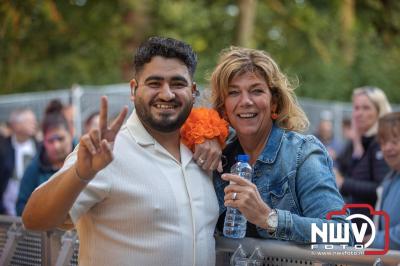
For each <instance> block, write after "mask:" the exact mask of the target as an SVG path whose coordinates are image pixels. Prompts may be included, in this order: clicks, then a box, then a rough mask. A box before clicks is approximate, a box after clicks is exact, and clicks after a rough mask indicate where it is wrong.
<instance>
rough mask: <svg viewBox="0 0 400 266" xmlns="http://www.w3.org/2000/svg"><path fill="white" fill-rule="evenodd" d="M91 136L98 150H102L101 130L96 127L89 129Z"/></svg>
mask: <svg viewBox="0 0 400 266" xmlns="http://www.w3.org/2000/svg"><path fill="white" fill-rule="evenodd" d="M89 136H90V139H91V141H92V144H93V146H94V147H95V148H96V151H97V152H100V130H98V129H97V128H94V129H92V130H90V131H89Z"/></svg>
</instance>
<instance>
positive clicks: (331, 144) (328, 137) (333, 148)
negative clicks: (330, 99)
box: [315, 110, 341, 162]
mask: <svg viewBox="0 0 400 266" xmlns="http://www.w3.org/2000/svg"><path fill="white" fill-rule="evenodd" d="M332 119H333V117H332V113H331V112H330V111H328V110H324V111H323V112H321V115H320V120H319V123H318V127H317V131H316V133H315V136H316V137H317V138H318V139H319V140H320V141H321V142H322V144H324V145H325V148H326V149H327V151H328V153H329V155H330V156H331V158H332V160H333V162H335V160H336V157H337V155H338V154H339V152H340V150H341V146H340V143H339V141H338V140H337V139H336V138H335V136H334V133H333V121H332Z"/></svg>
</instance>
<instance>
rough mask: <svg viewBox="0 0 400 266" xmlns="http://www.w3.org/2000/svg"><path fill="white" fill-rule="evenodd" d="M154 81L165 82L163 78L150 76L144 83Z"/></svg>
mask: <svg viewBox="0 0 400 266" xmlns="http://www.w3.org/2000/svg"><path fill="white" fill-rule="evenodd" d="M154 80H157V81H160V80H164V78H163V77H161V76H149V77H147V78H146V79H145V80H144V82H147V81H154Z"/></svg>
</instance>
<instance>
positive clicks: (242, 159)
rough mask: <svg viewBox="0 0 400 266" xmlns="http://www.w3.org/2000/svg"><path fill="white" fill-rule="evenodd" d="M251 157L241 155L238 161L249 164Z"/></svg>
mask: <svg viewBox="0 0 400 266" xmlns="http://www.w3.org/2000/svg"><path fill="white" fill-rule="evenodd" d="M249 159H250V158H249V156H248V155H247V154H239V155H238V156H237V160H238V161H239V162H248V161H249Z"/></svg>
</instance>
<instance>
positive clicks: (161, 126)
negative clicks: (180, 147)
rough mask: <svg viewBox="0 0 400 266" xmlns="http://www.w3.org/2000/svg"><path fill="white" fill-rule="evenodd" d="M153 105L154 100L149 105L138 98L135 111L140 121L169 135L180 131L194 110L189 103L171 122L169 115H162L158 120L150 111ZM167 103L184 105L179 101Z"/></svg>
mask: <svg viewBox="0 0 400 266" xmlns="http://www.w3.org/2000/svg"><path fill="white" fill-rule="evenodd" d="M153 103H154V100H152V101H151V102H150V103H149V104H146V103H145V102H144V101H143V100H142V99H140V98H136V100H135V109H136V113H137V115H138V117H139V119H140V121H141V122H142V123H143V124H145V125H147V126H148V127H150V128H152V129H154V130H156V131H159V132H165V133H169V132H173V131H175V130H177V129H179V128H180V127H181V126H182V125H183V124H184V123H185V121H186V119H187V118H188V116H189V114H190V112H191V110H192V103H187V104H186V105H183V109H182V110H181V111H180V113H179V114H178V117H177V118H176V119H174V120H171V119H170V115H169V114H165V115H164V114H161V115H160V119H156V118H155V117H154V116H153V115H152V114H151V111H150V108H151V106H152V105H153ZM166 103H169V104H171V103H173V104H175V105H176V106H178V107H179V106H180V105H182V104H181V103H180V102H177V101H170V102H166ZM166 111H168V110H166Z"/></svg>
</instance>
